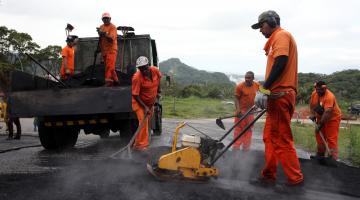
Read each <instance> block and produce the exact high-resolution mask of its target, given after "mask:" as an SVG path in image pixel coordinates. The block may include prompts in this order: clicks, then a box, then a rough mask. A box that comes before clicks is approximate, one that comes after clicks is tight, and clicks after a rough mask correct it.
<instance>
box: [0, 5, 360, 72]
mask: <svg viewBox="0 0 360 200" xmlns="http://www.w3.org/2000/svg"><path fill="white" fill-rule="evenodd" d="M359 7H360V1H356V0H348V1H346V2H341V1H338V0H318V1H311V0H299V1H286V0H273V1H263V0H253V1H245V0H237V1H236V0H222V1H212V0H207V1H205V0H197V1H193V0H182V1H166V0H152V1H145V0H140V1H117V0H106V1H95V0H77V1H70V0H62V1H57V0H47V1H42V0H26V1H14V0H2V4H1V6H0V18H1V19H2V21H1V22H2V24H1V25H5V26H7V27H8V28H13V29H16V30H17V31H20V32H27V33H29V34H30V35H31V36H32V37H33V39H34V41H35V42H37V43H39V44H40V45H41V46H42V47H46V46H47V45H54V44H55V45H64V44H65V42H64V40H65V31H64V28H65V25H66V23H71V24H73V25H74V26H75V30H74V32H73V33H74V34H76V35H79V36H80V37H89V36H96V32H95V27H97V26H99V25H100V24H101V19H100V16H101V13H102V12H105V11H106V12H110V14H111V15H112V22H113V23H114V24H115V25H118V26H119V25H127V26H129V25H130V26H133V27H134V28H135V33H137V34H150V35H151V36H152V37H153V38H154V39H156V42H157V47H158V52H159V57H160V59H161V60H165V59H167V58H171V57H178V58H180V59H181V60H182V61H183V62H185V63H186V64H188V65H190V66H194V67H197V68H199V69H203V70H209V71H217V70H218V71H223V72H234V73H244V72H246V71H247V70H249V69H248V68H249V67H252V68H253V69H251V70H253V71H254V72H255V73H257V74H263V73H264V71H265V69H264V66H265V63H266V57H265V56H264V52H263V50H262V48H263V45H264V44H265V42H266V39H265V38H264V37H263V36H262V35H261V33H259V31H258V30H252V29H251V28H250V26H251V25H252V24H253V23H255V22H256V20H257V17H258V15H259V14H260V13H261V12H263V11H265V10H270V9H272V10H276V11H277V12H278V13H279V15H280V17H281V25H282V27H284V28H285V29H286V30H288V31H289V32H290V33H292V34H293V36H294V38H295V40H296V42H297V45H298V50H299V71H303V72H322V73H331V72H333V71H339V70H342V69H346V68H347V67H354V68H355V67H357V68H359V66H360V61H359V59H358V58H357V57H358V55H359V51H360V47H359V45H358V44H360V38H359V37H358V35H359V33H360V24H359V23H357V22H356V20H357V19H358V18H359V14H358V11H357V9H358V8H359ZM219 66H221V67H219Z"/></svg>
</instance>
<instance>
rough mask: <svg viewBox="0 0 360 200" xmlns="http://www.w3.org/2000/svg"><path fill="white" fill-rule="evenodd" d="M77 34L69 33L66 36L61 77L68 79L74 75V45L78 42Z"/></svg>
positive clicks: (62, 54) (62, 52)
mask: <svg viewBox="0 0 360 200" xmlns="http://www.w3.org/2000/svg"><path fill="white" fill-rule="evenodd" d="M77 38H78V37H77V36H75V35H68V36H67V38H66V46H65V47H64V48H63V49H62V51H61V56H62V62H61V68H60V77H61V79H62V80H67V79H68V78H69V77H71V76H73V75H74V70H75V69H74V51H75V50H74V47H75V45H76V43H77Z"/></svg>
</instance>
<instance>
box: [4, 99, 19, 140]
mask: <svg viewBox="0 0 360 200" xmlns="http://www.w3.org/2000/svg"><path fill="white" fill-rule="evenodd" d="M5 99H6V105H5V118H4V121H5V123H6V126H7V129H8V131H9V134H8V137H7V140H12V139H15V140H20V138H21V124H20V118H19V117H13V116H11V115H10V106H8V105H9V97H8V96H7V95H5ZM13 124H15V126H16V135H15V137H14V126H13Z"/></svg>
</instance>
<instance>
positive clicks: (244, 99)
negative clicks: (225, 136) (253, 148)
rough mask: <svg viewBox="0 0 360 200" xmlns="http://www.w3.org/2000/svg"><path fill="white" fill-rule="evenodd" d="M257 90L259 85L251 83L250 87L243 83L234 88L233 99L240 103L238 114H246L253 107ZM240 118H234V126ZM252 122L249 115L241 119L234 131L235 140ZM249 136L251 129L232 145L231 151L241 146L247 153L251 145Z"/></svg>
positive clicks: (251, 116)
mask: <svg viewBox="0 0 360 200" xmlns="http://www.w3.org/2000/svg"><path fill="white" fill-rule="evenodd" d="M258 90H259V83H257V82H253V84H252V85H251V86H247V85H246V83H245V82H242V83H240V84H238V85H237V86H236V88H235V98H237V99H238V101H239V103H240V112H241V113H242V114H244V113H246V112H247V111H248V110H249V109H250V108H251V107H252V106H253V105H254V99H255V95H256V91H258ZM239 120H240V118H238V117H235V121H234V123H235V124H236V123H237V122H238V121H239ZM252 120H254V116H253V115H249V116H248V117H246V118H245V119H243V120H242V121H241V122H240V124H239V125H238V126H236V127H235V129H234V138H236V137H237V136H238V135H239V134H240V132H241V131H242V130H243V129H244V128H245V126H246V125H247V124H249V123H250V122H251V121H252ZM251 136H252V128H249V129H248V130H247V131H246V132H245V133H244V134H243V135H242V136H241V137H240V138H239V139H238V140H237V141H236V142H235V143H234V144H233V149H240V146H241V145H243V146H242V147H243V150H244V151H248V150H249V149H250V145H251Z"/></svg>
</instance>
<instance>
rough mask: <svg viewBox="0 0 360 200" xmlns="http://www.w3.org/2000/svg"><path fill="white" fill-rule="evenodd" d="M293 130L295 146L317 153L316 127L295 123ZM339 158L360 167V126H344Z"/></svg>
mask: <svg viewBox="0 0 360 200" xmlns="http://www.w3.org/2000/svg"><path fill="white" fill-rule="evenodd" d="M292 130H293V135H294V140H295V144H297V145H300V146H301V147H302V148H304V149H305V150H308V151H310V152H316V141H315V133H314V126H313V125H310V124H300V123H293V124H292ZM338 146H339V158H340V159H342V160H349V161H351V162H352V163H354V164H355V165H360V126H359V125H350V124H348V125H344V124H342V126H341V128H340V130H339V137H338Z"/></svg>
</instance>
